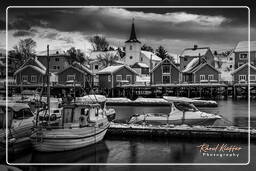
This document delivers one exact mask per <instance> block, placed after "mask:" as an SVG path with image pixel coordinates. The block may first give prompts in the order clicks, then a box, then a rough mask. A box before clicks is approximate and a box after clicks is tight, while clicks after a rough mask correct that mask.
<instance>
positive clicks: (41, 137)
mask: <svg viewBox="0 0 256 171" xmlns="http://www.w3.org/2000/svg"><path fill="white" fill-rule="evenodd" d="M90 98H91V97H90V96H84V97H82V98H80V99H79V98H78V99H76V100H75V101H72V102H69V103H65V104H63V106H62V107H63V112H62V116H61V119H60V120H59V122H54V124H45V123H44V124H40V121H38V125H37V126H36V129H35V132H34V133H33V134H32V135H31V137H30V139H31V142H32V144H33V146H34V148H35V149H36V150H38V151H44V152H52V151H67V150H72V149H77V148H81V147H85V146H88V145H91V144H95V143H97V142H99V141H101V140H102V139H103V137H104V135H105V134H106V132H107V129H108V127H109V122H108V119H107V116H106V113H104V112H103V110H102V109H101V106H100V104H99V103H98V102H95V101H93V100H90V101H89V100H87V99H90ZM101 98H105V96H101Z"/></svg>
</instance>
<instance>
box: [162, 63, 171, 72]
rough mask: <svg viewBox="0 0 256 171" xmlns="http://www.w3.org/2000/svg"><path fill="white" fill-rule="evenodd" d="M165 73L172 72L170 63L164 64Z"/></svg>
mask: <svg viewBox="0 0 256 171" xmlns="http://www.w3.org/2000/svg"><path fill="white" fill-rule="evenodd" d="M163 73H170V65H163Z"/></svg>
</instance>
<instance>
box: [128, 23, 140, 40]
mask: <svg viewBox="0 0 256 171" xmlns="http://www.w3.org/2000/svg"><path fill="white" fill-rule="evenodd" d="M134 42H136V43H141V42H140V41H139V40H138V39H137V37H136V32H135V26H134V18H133V19H132V28H131V34H130V38H129V40H127V41H126V42H125V43H134Z"/></svg>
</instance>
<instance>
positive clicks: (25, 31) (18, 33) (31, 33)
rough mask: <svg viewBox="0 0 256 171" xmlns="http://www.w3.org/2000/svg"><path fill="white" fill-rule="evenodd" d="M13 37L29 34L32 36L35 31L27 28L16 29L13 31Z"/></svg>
mask: <svg viewBox="0 0 256 171" xmlns="http://www.w3.org/2000/svg"><path fill="white" fill-rule="evenodd" d="M13 36H14V37H23V36H30V37H34V36H35V33H34V32H33V31H27V30H18V31H16V32H14V33H13Z"/></svg>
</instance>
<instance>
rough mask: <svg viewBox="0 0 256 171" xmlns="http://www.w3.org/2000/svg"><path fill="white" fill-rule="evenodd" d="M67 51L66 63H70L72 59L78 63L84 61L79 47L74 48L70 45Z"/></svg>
mask: <svg viewBox="0 0 256 171" xmlns="http://www.w3.org/2000/svg"><path fill="white" fill-rule="evenodd" d="M67 53H68V54H69V57H68V63H69V64H72V63H73V62H74V61H77V62H79V63H84V62H85V57H84V53H83V52H81V50H80V49H76V48H75V47H71V48H70V49H69V50H67Z"/></svg>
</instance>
